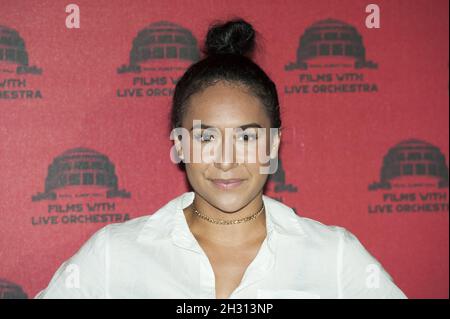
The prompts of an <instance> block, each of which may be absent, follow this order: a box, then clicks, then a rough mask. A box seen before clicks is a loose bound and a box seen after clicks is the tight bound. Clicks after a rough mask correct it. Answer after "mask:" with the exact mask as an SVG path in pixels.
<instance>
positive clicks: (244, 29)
mask: <svg viewBox="0 0 450 319" xmlns="http://www.w3.org/2000/svg"><path fill="white" fill-rule="evenodd" d="M254 48H255V30H254V29H253V27H252V25H251V24H249V23H247V22H246V21H244V20H242V19H240V18H239V19H235V20H231V21H228V22H226V23H223V24H222V23H216V24H214V25H212V26H211V27H210V28H209V30H208V34H207V36H206V41H205V48H204V49H203V53H204V54H205V55H206V57H204V58H203V59H202V60H200V61H198V62H196V63H194V64H192V65H191V66H190V67H189V68H188V69H187V70H186V72H185V73H184V74H183V76H182V77H181V79H180V80H179V81H178V83H177V85H176V86H175V91H174V95H173V100H172V113H171V125H172V129H173V128H176V127H181V123H182V119H183V115H184V114H185V111H186V107H187V104H188V100H189V98H190V97H191V96H192V95H193V94H195V93H199V92H201V91H202V90H204V89H206V88H207V87H209V86H212V85H214V84H216V83H217V82H219V81H226V82H229V83H232V84H239V85H243V86H245V87H246V89H248V91H249V93H251V94H253V95H255V96H256V97H258V98H259V99H260V100H261V102H262V104H263V105H264V108H265V111H266V112H267V115H268V116H269V118H270V119H271V127H276V128H279V129H280V128H281V117H280V107H279V102H278V94H277V89H276V86H275V83H274V82H273V81H272V80H271V79H270V78H269V76H268V75H267V74H266V73H265V72H264V71H263V70H262V69H261V68H260V67H259V66H258V65H257V64H256V63H254V62H253V61H252V60H251V55H252V54H253V51H254Z"/></svg>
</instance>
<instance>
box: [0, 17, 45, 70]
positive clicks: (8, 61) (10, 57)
mask: <svg viewBox="0 0 450 319" xmlns="http://www.w3.org/2000/svg"><path fill="white" fill-rule="evenodd" d="M0 72H4V73H16V74H41V73H42V69H40V68H38V67H36V66H31V65H30V64H29V61H28V52H27V50H26V48H25V41H24V40H23V39H22V38H21V36H20V35H19V32H17V31H16V30H14V29H12V28H8V27H6V26H2V25H0Z"/></svg>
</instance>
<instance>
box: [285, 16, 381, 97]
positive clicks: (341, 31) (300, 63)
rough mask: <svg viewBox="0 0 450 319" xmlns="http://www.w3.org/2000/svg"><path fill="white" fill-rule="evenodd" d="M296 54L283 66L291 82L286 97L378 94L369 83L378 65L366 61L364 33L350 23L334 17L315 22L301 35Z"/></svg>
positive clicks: (373, 85) (374, 84) (287, 85)
mask: <svg viewBox="0 0 450 319" xmlns="http://www.w3.org/2000/svg"><path fill="white" fill-rule="evenodd" d="M296 55H297V59H296V60H295V61H294V62H289V63H288V64H286V65H285V67H284V70H285V71H287V72H288V73H287V74H286V79H289V81H291V83H288V84H286V85H285V86H284V93H285V94H286V95H289V94H311V93H313V94H329V93H338V94H340V93H360V92H364V93H366V92H367V93H373V92H378V85H377V84H376V83H371V82H369V81H368V80H369V77H370V76H371V75H370V73H371V72H369V70H375V69H378V64H377V63H375V62H373V61H371V60H368V59H367V55H366V47H365V46H364V43H363V38H362V36H361V34H360V33H359V32H358V30H357V29H356V28H355V27H354V26H352V25H350V24H348V23H345V22H342V21H340V20H336V19H332V18H328V19H325V20H320V21H318V22H315V23H313V24H312V25H311V26H309V27H308V28H307V29H306V30H305V31H304V33H303V34H302V35H301V36H300V40H299V42H298V47H297V54H296ZM289 74H292V75H293V76H294V77H292V80H291V78H290V76H289Z"/></svg>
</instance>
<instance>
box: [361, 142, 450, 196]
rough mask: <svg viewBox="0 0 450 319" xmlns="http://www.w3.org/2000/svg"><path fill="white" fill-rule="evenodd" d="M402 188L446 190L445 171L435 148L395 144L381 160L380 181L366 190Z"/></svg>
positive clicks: (416, 144)
mask: <svg viewBox="0 0 450 319" xmlns="http://www.w3.org/2000/svg"><path fill="white" fill-rule="evenodd" d="M430 182H431V183H430ZM405 186H436V187H438V188H448V186H449V184H448V167H447V164H446V163H445V157H444V155H443V154H442V153H441V151H440V150H439V148H437V147H436V146H434V145H431V144H429V143H427V142H424V141H421V140H418V139H409V140H406V141H402V142H400V143H398V144H397V145H395V146H394V147H392V148H391V149H390V150H389V151H388V153H387V154H386V155H385V156H384V158H383V166H382V168H381V174H380V181H379V182H375V183H372V184H371V185H370V186H369V190H377V189H391V188H393V187H405Z"/></svg>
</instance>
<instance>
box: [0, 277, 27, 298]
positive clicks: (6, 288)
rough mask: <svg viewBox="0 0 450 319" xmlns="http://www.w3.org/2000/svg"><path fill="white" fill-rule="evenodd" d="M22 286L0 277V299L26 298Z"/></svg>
mask: <svg viewBox="0 0 450 319" xmlns="http://www.w3.org/2000/svg"><path fill="white" fill-rule="evenodd" d="M27 298H28V296H27V294H26V293H25V292H24V291H23V289H22V287H20V286H19V285H16V284H15V283H12V282H10V281H8V280H5V279H0V299H27Z"/></svg>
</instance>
